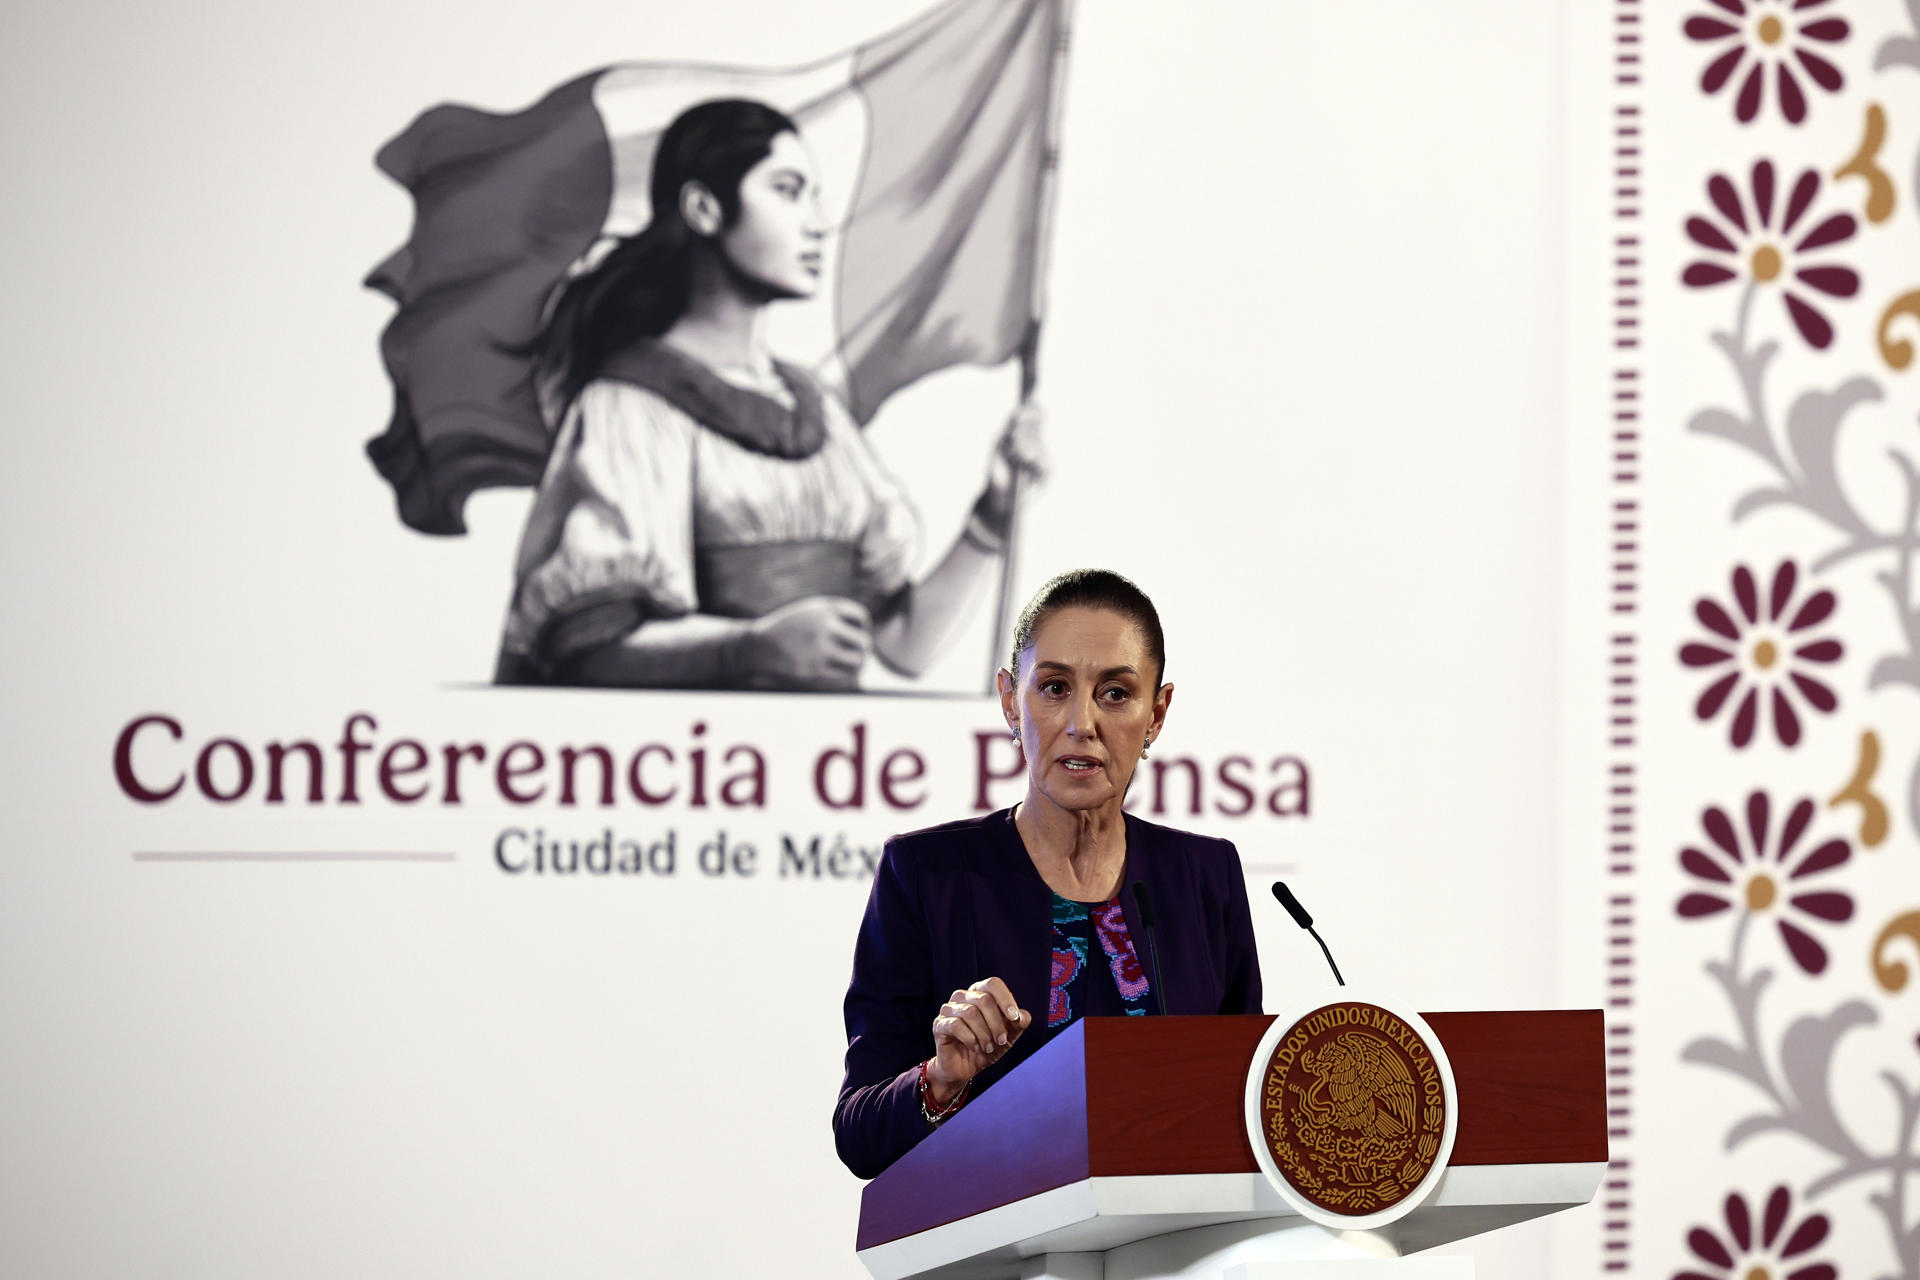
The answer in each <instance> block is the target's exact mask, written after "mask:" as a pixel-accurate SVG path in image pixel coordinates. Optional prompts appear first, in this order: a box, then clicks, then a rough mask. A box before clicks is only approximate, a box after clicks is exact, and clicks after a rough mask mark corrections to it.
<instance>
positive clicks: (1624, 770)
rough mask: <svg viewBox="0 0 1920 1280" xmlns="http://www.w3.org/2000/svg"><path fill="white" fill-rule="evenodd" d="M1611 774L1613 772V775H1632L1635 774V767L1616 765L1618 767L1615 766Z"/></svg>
mask: <svg viewBox="0 0 1920 1280" xmlns="http://www.w3.org/2000/svg"><path fill="white" fill-rule="evenodd" d="M1610 772H1613V773H1632V772H1633V766H1632V765H1630V764H1616V765H1614V766H1613V767H1612V769H1611V770H1610Z"/></svg>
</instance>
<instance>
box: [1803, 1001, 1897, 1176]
mask: <svg viewBox="0 0 1920 1280" xmlns="http://www.w3.org/2000/svg"><path fill="white" fill-rule="evenodd" d="M1878 1020H1879V1019H1878V1017H1877V1016H1876V1015H1875V1013H1874V1011H1873V1007H1872V1006H1871V1005H1869V1004H1867V1003H1866V1002H1865V1001H1864V1000H1849V1001H1847V1003H1845V1004H1843V1005H1841V1006H1840V1007H1839V1008H1838V1009H1835V1010H1834V1011H1833V1012H1832V1013H1829V1014H1826V1015H1825V1016H1821V1015H1819V1014H1809V1015H1807V1016H1806V1017H1804V1018H1797V1019H1795V1020H1794V1022H1793V1025H1791V1026H1789V1027H1788V1028H1787V1034H1786V1036H1785V1037H1784V1038H1783V1039H1782V1040H1781V1044H1780V1065H1781V1067H1782V1068H1783V1069H1784V1070H1785V1072H1786V1077H1787V1088H1788V1089H1789V1090H1790V1091H1791V1093H1792V1095H1793V1111H1794V1112H1795V1113H1797V1114H1795V1115H1794V1117H1793V1120H1794V1123H1793V1127H1794V1129H1796V1130H1798V1131H1799V1132H1800V1133H1802V1134H1804V1135H1806V1136H1807V1137H1808V1138H1810V1139H1811V1140H1813V1141H1814V1142H1817V1143H1819V1144H1820V1145H1821V1146H1823V1147H1825V1148H1826V1149H1827V1150H1828V1151H1831V1152H1832V1153H1833V1154H1835V1155H1837V1156H1842V1157H1846V1158H1851V1159H1855V1160H1864V1159H1866V1153H1865V1152H1864V1151H1862V1150H1861V1149H1860V1146H1859V1144H1858V1143H1856V1142H1855V1141H1854V1140H1853V1138H1852V1137H1851V1136H1850V1135H1849V1134H1848V1133H1847V1131H1846V1129H1845V1128H1843V1127H1842V1126H1841V1124H1840V1118H1839V1117H1838V1116H1836V1115H1835V1114H1834V1111H1833V1098H1832V1093H1831V1086H1830V1084H1829V1083H1828V1075H1829V1073H1830V1070H1831V1068H1832V1066H1833V1051H1834V1048H1835V1046H1836V1045H1837V1044H1838V1043H1839V1041H1840V1037H1841V1036H1843V1035H1845V1034H1846V1033H1847V1032H1848V1031H1850V1030H1852V1029H1853V1028H1855V1027H1866V1026H1872V1025H1874V1023H1875V1022H1877V1021H1878Z"/></svg>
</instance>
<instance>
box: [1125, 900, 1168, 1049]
mask: <svg viewBox="0 0 1920 1280" xmlns="http://www.w3.org/2000/svg"><path fill="white" fill-rule="evenodd" d="M1133 900H1134V901H1135V902H1137V903H1138V904H1140V924H1141V926H1142V927H1143V928H1144V929H1146V931H1147V959H1149V960H1151V961H1152V962H1153V975H1152V976H1153V998H1154V1000H1155V1001H1157V1002H1158V1003H1159V1005H1160V1016H1161V1017H1163V1018H1164V1017H1166V1016H1167V989H1166V988H1165V987H1164V986H1162V985H1161V984H1160V950H1159V948H1158V947H1156V946H1154V945H1153V895H1152V894H1150V893H1148V892H1147V883H1146V881H1144V880H1136V881H1134V882H1133Z"/></svg>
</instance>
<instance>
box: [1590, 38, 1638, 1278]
mask: <svg viewBox="0 0 1920 1280" xmlns="http://www.w3.org/2000/svg"><path fill="white" fill-rule="evenodd" d="M1641 15H1642V3H1641V0H1614V5H1613V92H1612V95H1611V110H1612V122H1611V123H1612V130H1611V136H1612V155H1611V156H1609V157H1608V162H1609V165H1610V172H1609V175H1608V176H1609V178H1610V182H1609V184H1608V185H1609V189H1610V190H1611V191H1612V193H1613V201H1612V217H1611V218H1610V219H1609V223H1608V225H1609V227H1610V229H1611V237H1610V239H1611V243H1610V244H1609V246H1608V248H1609V252H1610V254H1611V257H1612V261H1611V263H1610V264H1609V265H1610V267H1611V270H1610V271H1609V272H1608V278H1609V279H1610V280H1611V282H1612V285H1611V289H1610V291H1609V292H1610V295H1611V297H1610V302H1611V311H1612V324H1611V327H1610V332H1611V334H1612V344H1613V345H1612V348H1611V350H1610V352H1609V361H1608V368H1609V370H1610V376H1609V378H1608V390H1609V399H1608V416H1607V420H1608V422H1609V423H1610V424H1611V426H1610V429H1611V432H1612V438H1611V440H1610V441H1609V442H1608V443H1609V451H1608V455H1609V467H1608V472H1609V482H1608V486H1607V492H1608V507H1609V516H1610V524H1611V528H1610V529H1609V531H1608V538H1607V599H1608V608H1609V610H1610V613H1609V616H1610V618H1611V623H1612V625H1611V626H1610V627H1609V628H1608V635H1607V647H1606V655H1607V657H1606V662H1607V668H1606V669H1607V686H1606V687H1607V716H1606V721H1607V751H1606V756H1605V758H1606V761H1607V773H1606V779H1605V786H1606V798H1607V803H1606V814H1607V823H1606V837H1607V838H1606V842H1605V847H1606V868H1607V876H1606V883H1607V885H1608V889H1607V895H1606V897H1607V900H1606V914H1605V919H1606V932H1605V937H1606V950H1605V954H1606V1002H1607V1004H1606V1022H1607V1034H1606V1062H1607V1067H1606V1071H1607V1076H1606V1089H1607V1148H1608V1158H1607V1176H1606V1178H1605V1180H1604V1184H1603V1187H1602V1195H1601V1236H1600V1261H1601V1269H1602V1271H1603V1272H1607V1273H1614V1272H1625V1271H1627V1270H1629V1269H1630V1266H1631V1261H1632V1259H1631V1257H1630V1256H1629V1255H1630V1251H1629V1244H1630V1241H1631V1226H1632V1221H1633V1161H1632V1159H1631V1156H1630V1153H1629V1151H1628V1144H1629V1143H1630V1142H1631V1141H1632V1138H1633V1084H1634V1061H1633V1049H1634V1043H1633V1018H1634V1015H1633V1002H1634V938H1635V925H1636V918H1635V911H1636V903H1635V899H1636V886H1635V880H1634V871H1635V863H1636V861H1637V853H1638V846H1637V842H1636V835H1637V826H1638V824H1637V813H1636V809H1637V804H1638V800H1639V781H1638V775H1637V768H1638V762H1637V759H1636V746H1637V739H1638V737H1639V671H1638V663H1639V649H1638V645H1639V623H1638V619H1639V591H1640V558H1641V549H1642V546H1643V543H1642V532H1643V530H1642V528H1641V520H1640V468H1641V449H1640V417H1641V409H1640V406H1641V377H1640V374H1641V369H1640V335H1641V301H1642V296H1641V287H1640V286H1641V281H1642V279H1643V278H1644V268H1645V255H1644V253H1643V252H1642V244H1641V216H1640V209H1641V199H1642V190H1641V174H1642V167H1641V148H1642V137H1641V130H1642V127H1643V123H1644V120H1643V117H1642V114H1641V108H1642V105H1643V103H1644V97H1643V95H1642V93H1641V88H1640V69H1641V61H1640V58H1641V47H1642V36H1643V33H1642V30H1641V26H1642V23H1641Z"/></svg>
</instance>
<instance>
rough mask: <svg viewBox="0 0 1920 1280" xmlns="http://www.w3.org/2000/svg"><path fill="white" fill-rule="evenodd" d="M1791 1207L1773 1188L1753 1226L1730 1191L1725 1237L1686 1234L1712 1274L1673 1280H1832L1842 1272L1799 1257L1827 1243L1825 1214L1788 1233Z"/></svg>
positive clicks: (1678, 1275)
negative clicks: (1735, 1279)
mask: <svg viewBox="0 0 1920 1280" xmlns="http://www.w3.org/2000/svg"><path fill="white" fill-rule="evenodd" d="M1792 1206H1793V1194H1792V1193H1791V1192H1789V1191H1788V1190H1787V1189H1786V1188H1785V1187H1775V1188H1774V1189H1773V1194H1771V1195H1769V1196H1768V1197H1767V1203H1766V1207H1765V1208H1764V1209H1763V1210H1762V1216H1761V1220H1760V1221H1759V1222H1755V1221H1754V1220H1753V1212H1752V1210H1750V1209H1749V1208H1748V1207H1747V1198H1746V1197H1745V1196H1743V1195H1741V1194H1740V1193H1739V1192H1738V1191H1733V1192H1729V1193H1728V1195H1727V1205H1726V1218H1727V1234H1726V1235H1725V1236H1722V1235H1720V1233H1718V1232H1717V1231H1714V1230H1712V1229H1711V1228H1708V1227H1695V1228H1694V1229H1693V1230H1691V1231H1689V1232H1687V1247H1688V1248H1689V1249H1692V1250H1693V1254H1694V1256H1695V1257H1696V1258H1698V1259H1700V1261H1701V1262H1704V1263H1706V1264H1707V1265H1708V1266H1709V1267H1711V1268H1712V1270H1711V1271H1676V1272H1674V1273H1673V1280H1730V1278H1738V1280H1754V1278H1755V1277H1764V1280H1835V1277H1837V1276H1838V1275H1839V1274H1840V1273H1839V1271H1838V1270H1837V1269H1836V1268H1835V1267H1834V1265H1833V1264H1832V1263H1831V1262H1811V1261H1807V1260H1805V1258H1804V1256H1803V1255H1805V1254H1807V1253H1809V1252H1811V1251H1812V1250H1813V1249H1815V1248H1818V1247H1819V1245H1820V1243H1821V1242H1822V1241H1824V1240H1825V1239H1826V1238H1827V1234H1828V1232H1829V1231H1830V1230H1831V1229H1832V1224H1830V1223H1829V1222H1828V1221H1827V1215H1826V1214H1824V1213H1810V1214H1808V1215H1807V1216H1806V1217H1804V1218H1802V1219H1801V1220H1800V1221H1799V1222H1797V1223H1795V1224H1794V1226H1793V1229H1792V1230H1791V1231H1789V1230H1787V1217H1788V1212H1789V1210H1790V1209H1791V1208H1792ZM1756 1228H1758V1229H1757V1230H1756Z"/></svg>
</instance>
